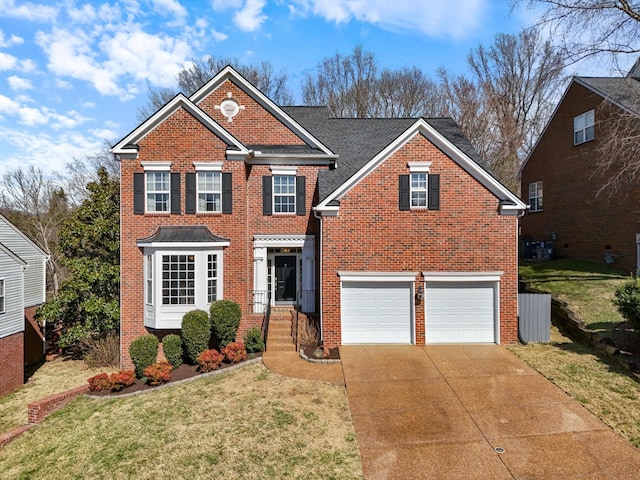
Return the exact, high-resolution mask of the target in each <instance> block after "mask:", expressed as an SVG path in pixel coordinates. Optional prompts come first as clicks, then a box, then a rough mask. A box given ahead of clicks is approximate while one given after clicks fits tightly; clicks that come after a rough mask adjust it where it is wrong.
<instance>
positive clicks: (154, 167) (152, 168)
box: [140, 162, 171, 172]
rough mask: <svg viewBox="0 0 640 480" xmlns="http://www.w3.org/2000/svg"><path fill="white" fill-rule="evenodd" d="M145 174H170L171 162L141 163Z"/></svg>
mask: <svg viewBox="0 0 640 480" xmlns="http://www.w3.org/2000/svg"><path fill="white" fill-rule="evenodd" d="M140 164H141V165H142V168H143V169H144V171H145V172H169V171H171V162H140Z"/></svg>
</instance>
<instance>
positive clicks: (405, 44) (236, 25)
mask: <svg viewBox="0 0 640 480" xmlns="http://www.w3.org/2000/svg"><path fill="white" fill-rule="evenodd" d="M530 19H531V13H530V12H528V11H526V10H520V11H516V12H511V11H510V10H509V5H508V2H507V1H499V0H456V1H453V2H452V1H444V0H433V1H429V0H274V1H272V0H199V1H186V0H121V1H115V0H105V1H103V2H94V1H80V0H78V1H76V0H58V1H43V2H28V1H27V2H23V1H18V0H0V173H2V172H3V171H6V170H7V169H12V168H16V167H26V166H27V165H29V164H35V165H37V166H39V167H40V168H42V169H43V170H45V171H46V172H51V171H53V170H56V171H63V170H64V166H65V164H66V162H68V161H70V160H72V159H74V158H83V157H84V156H85V155H90V154H92V153H95V152H97V151H99V150H100V149H101V148H102V145H103V142H104V141H105V140H106V141H109V142H114V141H116V140H118V139H120V138H122V137H123V136H124V135H125V134H127V133H128V132H129V131H130V130H131V129H133V128H134V127H135V126H136V125H137V123H138V122H137V111H138V108H139V106H140V105H141V104H143V103H145V101H146V98H147V85H152V86H154V87H171V86H174V85H175V75H176V73H177V72H178V71H179V70H180V69H181V68H182V67H183V66H184V65H185V63H186V62H189V61H190V60H192V59H194V58H202V57H205V56H207V55H213V56H225V57H237V58H238V59H240V61H242V62H243V63H259V62H261V61H265V60H266V61H269V62H271V63H272V64H273V66H274V67H275V70H276V71H280V70H285V71H286V72H287V73H288V75H289V80H290V86H291V88H292V89H293V90H294V92H297V91H299V88H300V83H301V79H302V78H303V76H304V74H305V73H307V72H310V71H312V70H313V69H314V67H315V66H316V65H317V64H318V62H319V61H320V60H322V59H323V58H325V57H328V56H333V55H335V54H336V53H341V54H349V53H350V52H351V51H352V50H353V48H354V46H356V45H362V46H363V47H364V48H365V49H366V50H368V51H371V52H373V53H374V54H375V55H376V57H377V59H378V61H379V65H380V67H390V68H398V67H403V66H417V67H419V68H420V69H422V70H423V71H424V72H425V73H427V74H429V75H432V76H435V71H436V69H437V68H438V67H440V66H443V67H445V68H447V69H448V70H450V71H452V72H455V73H464V71H465V70H466V60H465V59H466V56H467V54H468V53H469V51H470V50H471V49H472V48H475V47H477V46H478V45H480V44H483V45H486V46H488V45H490V44H491V43H492V41H493V38H494V36H495V35H496V34H497V33H517V32H518V31H520V29H521V28H522V27H523V26H524V25H527V24H528V23H529V22H530Z"/></svg>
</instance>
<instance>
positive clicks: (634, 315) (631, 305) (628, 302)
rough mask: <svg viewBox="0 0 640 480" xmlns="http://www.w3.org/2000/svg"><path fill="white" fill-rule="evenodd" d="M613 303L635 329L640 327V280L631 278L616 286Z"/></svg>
mask: <svg viewBox="0 0 640 480" xmlns="http://www.w3.org/2000/svg"><path fill="white" fill-rule="evenodd" d="M613 304H614V305H615V306H616V308H617V309H618V312H620V315H622V317H623V318H624V319H625V320H626V321H627V322H629V323H630V324H631V325H632V326H633V328H634V329H636V330H637V329H640V280H638V278H630V279H629V280H628V281H627V282H625V283H623V284H622V285H620V286H619V287H618V288H616V293H615V298H614V299H613Z"/></svg>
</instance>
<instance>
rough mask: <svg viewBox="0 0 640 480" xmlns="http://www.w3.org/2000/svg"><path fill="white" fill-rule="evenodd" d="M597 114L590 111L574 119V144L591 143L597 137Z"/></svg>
mask: <svg viewBox="0 0 640 480" xmlns="http://www.w3.org/2000/svg"><path fill="white" fill-rule="evenodd" d="M594 124H595V113H594V110H589V111H588V112H584V113H582V114H580V115H578V116H576V117H574V118H573V144H574V145H580V144H581V143H585V142H589V141H591V140H593V139H594V136H595V127H594Z"/></svg>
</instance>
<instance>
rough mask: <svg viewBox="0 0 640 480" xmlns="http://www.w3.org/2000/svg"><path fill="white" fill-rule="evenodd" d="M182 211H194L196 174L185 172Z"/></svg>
mask: <svg viewBox="0 0 640 480" xmlns="http://www.w3.org/2000/svg"><path fill="white" fill-rule="evenodd" d="M184 194H185V197H184V213H196V174H195V173H193V172H191V173H187V174H186V175H185V178H184Z"/></svg>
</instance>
